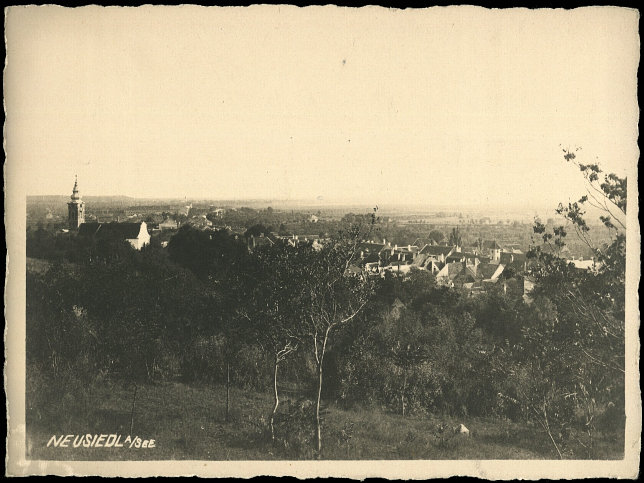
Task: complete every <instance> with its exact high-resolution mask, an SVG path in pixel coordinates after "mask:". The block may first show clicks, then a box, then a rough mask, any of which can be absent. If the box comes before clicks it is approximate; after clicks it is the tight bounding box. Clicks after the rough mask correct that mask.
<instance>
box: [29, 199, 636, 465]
mask: <svg viewBox="0 0 644 483" xmlns="http://www.w3.org/2000/svg"><path fill="white" fill-rule="evenodd" d="M624 193H625V189H624ZM624 212H625V204H624ZM562 214H563V215H564V216H567V217H568V218H569V219H573V220H576V223H577V224H578V226H580V227H583V226H584V225H583V224H581V222H580V221H579V220H583V217H582V216H581V215H580V213H579V205H577V206H576V207H575V206H573V205H571V206H570V207H569V210H568V211H565V210H564V211H562ZM367 220H368V218H367ZM353 221H356V220H353ZM364 221H365V220H364V219H363V220H357V222H356V223H349V224H347V225H346V226H345V227H344V229H343V230H341V231H339V232H338V233H337V234H336V235H335V236H334V237H333V238H332V240H331V241H330V242H329V243H326V244H325V245H324V247H323V248H321V249H320V248H318V249H314V248H313V247H312V246H306V245H301V246H299V247H297V248H294V247H291V246H290V245H288V244H283V245H282V244H277V245H275V246H270V247H269V246H266V247H261V248H258V249H256V250H254V251H253V252H249V251H248V249H247V247H246V245H245V243H244V241H243V240H241V239H236V238H235V237H234V236H230V235H228V234H227V233H226V232H225V231H220V232H214V233H211V232H206V231H199V230H196V229H193V228H190V227H182V228H181V229H180V230H179V231H178V232H177V234H176V235H175V236H174V237H173V238H172V239H171V241H170V244H169V246H168V248H167V250H164V249H161V248H160V247H159V246H155V245H152V246H149V247H146V248H144V249H143V250H141V251H140V252H137V251H135V250H133V249H131V248H130V246H129V245H128V244H127V243H126V242H119V241H117V240H107V241H103V242H101V243H99V244H93V243H92V244H88V245H86V246H80V245H78V246H77V245H73V250H72V251H73V253H70V252H62V253H61V252H56V251H54V252H53V253H54V255H55V256H52V260H54V262H53V263H52V266H51V268H50V269H49V270H47V271H45V272H44V273H35V272H28V273H27V400H28V402H29V403H28V411H27V421H28V424H29V422H30V421H31V422H33V421H35V420H37V419H38V418H41V419H44V420H50V421H56V422H60V421H67V422H68V423H69V424H71V425H73V420H74V417H73V416H74V414H75V413H77V412H78V411H79V410H82V408H83V407H87V405H88V404H89V402H88V401H89V400H90V394H89V391H90V388H91V387H92V385H93V384H100V383H102V382H104V381H111V382H112V383H117V384H122V385H125V386H128V387H130V388H131V391H132V408H133V409H132V421H131V424H132V425H133V424H135V421H136V415H135V409H134V408H135V407H136V394H137V388H138V387H139V386H140V385H141V384H154V383H156V382H160V381H171V380H182V381H184V382H186V383H189V384H224V385H226V387H227V388H230V387H231V386H236V387H243V388H247V389H252V390H256V391H266V392H269V393H270V394H272V395H273V404H272V406H271V407H267V408H266V418H265V420H264V421H263V422H261V424H262V425H263V426H262V427H263V428H264V430H265V434H266V438H268V439H270V440H272V441H273V442H274V443H275V445H276V447H277V448H280V447H281V448H291V450H292V449H293V448H296V447H297V445H298V444H299V445H300V446H302V445H304V446H306V445H308V446H309V447H310V448H309V449H311V448H312V451H313V452H312V453H311V454H317V455H318V456H320V455H321V454H322V451H323V441H324V417H325V406H326V405H327V404H329V403H330V402H334V403H336V404H338V405H341V406H343V407H346V408H349V407H356V406H358V407H363V408H367V409H368V408H370V407H378V408H386V409H387V410H389V411H393V412H396V413H399V414H401V415H403V416H407V415H415V416H417V417H420V416H422V415H423V414H426V413H432V414H437V413H440V414H449V415H453V416H459V417H471V416H494V417H499V418H509V419H512V420H523V421H525V422H527V423H528V424H532V425H535V426H537V427H539V428H540V429H541V430H542V431H543V432H544V434H546V435H547V437H548V440H549V441H550V442H551V443H552V449H553V454H556V455H558V456H559V457H562V458H563V457H590V458H592V457H595V456H596V452H595V443H596V441H597V438H598V437H604V438H605V437H621V438H623V431H624V273H625V238H624V237H623V235H621V234H620V233H619V232H618V231H617V230H616V233H615V236H614V238H613V241H612V243H611V244H610V245H607V246H604V247H600V248H598V249H597V251H596V254H597V257H598V261H601V262H602V264H601V267H600V268H599V269H598V270H597V271H595V272H585V271H584V272H581V271H578V270H575V269H574V268H573V267H572V266H569V265H567V264H566V263H565V262H564V261H563V260H562V259H560V258H558V257H557V256H556V251H554V253H555V254H553V251H551V252H549V253H547V254H546V253H540V252H539V251H538V250H537V251H535V252H534V253H532V254H531V255H532V256H534V257H536V258H537V261H538V263H537V264H535V266H536V268H535V271H534V273H533V274H532V276H533V277H535V279H536V287H535V289H534V291H533V292H532V293H531V303H529V304H526V303H525V302H524V300H523V299H522V297H521V296H520V295H514V294H512V293H507V294H506V293H504V292H503V290H502V289H499V290H497V291H494V290H492V291H490V292H488V293H486V294H483V295H481V296H478V297H466V296H464V295H463V294H462V293H460V292H459V291H457V290H454V289H450V288H445V287H439V286H437V285H436V283H435V280H434V277H433V276H432V274H431V273H429V272H427V271H415V272H412V273H411V274H410V275H409V276H406V277H404V278H402V277H397V276H394V275H392V274H387V275H386V276H385V278H379V277H376V278H372V277H368V276H366V275H360V274H356V273H355V271H351V270H348V269H349V267H350V266H351V265H352V264H353V262H354V261H355V258H356V256H357V245H358V243H359V241H360V240H362V239H364V238H368V237H369V236H370V235H371V233H372V230H373V229H374V226H375V225H376V224H377V223H376V221H377V220H376V219H375V217H374V218H372V219H371V221H370V222H367V223H364ZM607 223H612V224H613V225H614V224H616V221H615V220H613V221H612V222H611V221H610V220H607ZM534 230H535V234H536V235H538V236H539V237H541V238H542V240H543V242H544V243H548V244H553V245H554V247H555V248H557V247H558V248H561V247H562V246H563V245H564V240H565V236H566V230H565V229H564V228H563V227H558V228H555V229H554V231H553V232H550V231H547V230H546V228H545V226H543V225H541V224H539V223H537V224H536V225H535V227H534ZM580 230H581V231H582V232H583V228H580ZM29 240H30V239H29V238H28V244H29ZM52 243H53V245H55V240H54V241H53V242H52ZM70 243H74V244H81V245H82V242H81V241H80V240H75V241H73V242H71V241H70ZM28 253H32V254H33V253H41V254H42V253H47V252H46V250H45V249H44V248H43V247H40V248H38V247H34V246H32V247H29V246H28ZM286 387H288V388H290V389H289V391H288V396H289V398H288V399H289V400H290V403H289V404H288V405H285V404H282V401H283V400H284V398H285V396H284V395H285V392H284V389H285V388H286ZM83 404H85V405H86V406H83ZM234 405H235V401H234V400H233V399H232V396H231V395H230V392H228V396H227V405H226V419H229V415H230V410H231V407H234ZM79 408H80V409H79ZM69 429H70V430H71V429H73V428H69ZM607 435H608V436H607Z"/></svg>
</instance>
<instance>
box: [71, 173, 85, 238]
mask: <svg viewBox="0 0 644 483" xmlns="http://www.w3.org/2000/svg"><path fill="white" fill-rule="evenodd" d="M67 213H68V216H67V219H68V222H69V229H70V230H77V229H78V227H79V226H80V225H81V224H82V223H85V202H84V201H83V200H81V196H80V194H79V193H78V175H76V177H75V178H74V189H73V190H72V196H71V201H70V202H69V203H67Z"/></svg>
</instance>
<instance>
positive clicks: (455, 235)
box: [448, 228, 463, 247]
mask: <svg viewBox="0 0 644 483" xmlns="http://www.w3.org/2000/svg"><path fill="white" fill-rule="evenodd" d="M448 243H449V244H450V245H456V246H458V247H460V246H462V244H463V237H462V236H461V232H460V230H459V229H458V228H452V232H451V233H450V234H449V241H448Z"/></svg>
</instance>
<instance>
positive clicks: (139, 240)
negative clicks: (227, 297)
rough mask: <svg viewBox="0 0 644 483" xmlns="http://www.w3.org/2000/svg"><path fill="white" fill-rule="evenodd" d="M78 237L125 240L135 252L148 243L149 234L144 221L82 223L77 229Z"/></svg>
mask: <svg viewBox="0 0 644 483" xmlns="http://www.w3.org/2000/svg"><path fill="white" fill-rule="evenodd" d="M78 236H79V237H84V238H91V239H94V240H97V239H116V240H119V239H120V240H126V241H127V242H128V243H129V244H130V245H132V248H134V249H135V250H140V249H141V248H143V247H144V246H145V245H148V244H149V243H150V233H149V232H148V226H147V224H146V223H145V222H144V221H140V222H137V223H117V222H112V223H98V222H92V223H83V224H81V225H80V226H79V227H78Z"/></svg>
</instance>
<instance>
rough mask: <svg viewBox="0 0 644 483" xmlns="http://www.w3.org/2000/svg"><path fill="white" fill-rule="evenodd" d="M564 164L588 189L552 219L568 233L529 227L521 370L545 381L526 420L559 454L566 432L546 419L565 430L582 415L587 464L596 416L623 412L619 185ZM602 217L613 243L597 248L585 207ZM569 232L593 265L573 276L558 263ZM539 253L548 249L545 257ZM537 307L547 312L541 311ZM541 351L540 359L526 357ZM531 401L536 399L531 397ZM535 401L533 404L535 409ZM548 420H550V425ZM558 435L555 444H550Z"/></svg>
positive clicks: (622, 201) (588, 168)
mask: <svg viewBox="0 0 644 483" xmlns="http://www.w3.org/2000/svg"><path fill="white" fill-rule="evenodd" d="M564 153H565V155H564V157H565V159H566V160H567V161H569V162H573V163H575V164H576V165H577V166H578V168H579V170H580V171H581V172H582V173H583V175H584V177H585V179H586V181H587V193H588V194H587V195H584V196H582V197H581V198H580V199H579V201H577V202H575V203H569V204H568V205H567V206H564V205H561V204H560V206H559V207H558V209H557V213H558V214H559V215H562V216H563V217H564V219H565V220H566V222H567V225H565V226H564V225H562V226H555V227H553V228H552V231H549V230H548V229H547V228H546V226H545V225H543V224H541V223H540V222H538V221H537V222H536V223H535V226H534V232H535V234H537V235H539V236H540V237H541V239H542V241H543V243H544V245H543V246H536V247H533V248H532V249H531V251H530V256H531V257H533V258H534V259H535V260H536V262H537V263H536V266H535V268H534V269H533V270H532V275H533V276H534V277H535V278H536V281H537V284H536V287H535V290H534V292H533V297H534V298H535V301H537V300H539V304H536V305H535V311H536V314H537V317H536V318H534V319H533V322H532V323H531V324H530V325H528V326H527V327H526V328H525V329H524V331H525V335H524V339H525V340H524V342H523V344H522V346H521V348H520V349H521V350H519V351H518V354H522V356H520V363H519V364H520V367H524V368H525V367H530V366H532V367H536V371H535V372H536V373H540V374H542V377H541V379H539V380H540V381H544V382H545V381H548V385H547V386H544V387H541V389H540V390H539V391H537V392H534V393H532V394H533V396H527V395H526V396H525V399H524V400H523V403H524V404H525V405H526V407H527V408H528V409H529V410H530V412H532V413H533V414H534V415H535V417H536V414H537V413H539V414H540V415H541V416H539V417H538V418H537V419H538V421H539V423H540V424H541V425H542V426H543V427H544V429H545V430H546V432H547V433H548V435H549V436H550V438H551V440H552V442H553V445H555V447H556V448H557V452H558V453H559V455H560V456H563V453H562V451H561V449H560V446H561V444H562V442H563V441H564V440H565V436H566V432H565V431H563V430H561V429H553V425H552V415H561V414H565V415H566V416H565V417H562V418H561V420H560V422H559V424H558V427H559V428H563V429H565V428H566V427H569V426H570V425H571V420H572V414H571V413H572V409H571V408H570V406H571V404H572V403H575V406H576V407H577V408H578V409H581V410H582V411H583V413H584V414H585V424H584V428H585V430H586V433H587V447H588V451H589V455H591V456H592V452H593V451H594V450H593V440H594V433H595V430H596V421H597V419H598V414H599V413H600V411H602V410H603V409H604V408H606V407H607V406H608V405H609V404H615V405H619V406H620V407H621V408H622V409H623V401H624V399H623V398H624V372H625V371H624V321H625V319H624V313H625V309H624V303H625V299H624V287H625V244H626V237H625V234H624V231H623V230H624V228H625V216H626V179H625V178H620V177H618V176H616V175H615V174H612V173H611V174H603V171H602V170H601V169H600V168H599V166H598V165H597V164H590V165H587V164H582V163H579V162H577V161H576V155H575V153H574V152H571V151H568V150H564ZM587 204H589V205H592V206H593V207H594V208H596V209H599V210H601V213H602V214H600V220H601V221H602V223H603V224H604V225H605V226H606V228H608V229H609V230H610V232H611V233H612V241H611V242H610V243H609V244H605V245H603V246H597V244H595V243H594V242H593V240H592V238H591V229H590V227H589V225H588V223H587V222H586V219H585V215H586V212H585V210H584V206H585V205H587ZM569 231H573V232H575V233H576V234H577V235H578V237H580V239H582V241H583V242H584V243H585V244H587V246H589V247H590V248H592V250H593V252H594V253H595V260H596V262H597V265H596V266H595V268H594V269H591V270H579V269H576V268H575V267H574V265H573V264H572V263H568V262H567V261H566V260H564V259H562V258H560V256H559V252H560V250H561V249H562V248H563V247H564V246H565V245H566V236H567V234H568V232H569ZM544 247H546V248H550V249H549V250H544ZM540 306H543V307H548V308H549V309H548V310H547V311H543V310H540ZM527 347H532V348H540V349H535V350H541V352H533V351H528V350H527ZM545 360H549V363H548V365H547V366H544V364H546V363H545ZM537 396H538V397H537ZM537 400H538V401H539V404H536V402H535V401H537ZM548 417H550V418H551V420H550V422H549V421H548V419H547V418H548ZM558 435H563V437H564V438H563V439H562V438H560V440H559V442H558V443H557V442H556V439H557V438H556V436H558Z"/></svg>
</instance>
